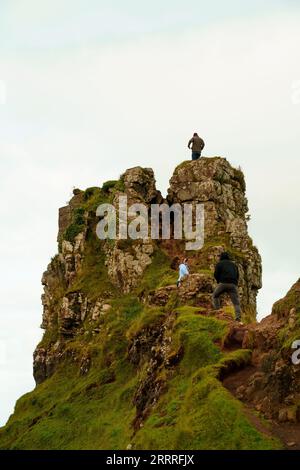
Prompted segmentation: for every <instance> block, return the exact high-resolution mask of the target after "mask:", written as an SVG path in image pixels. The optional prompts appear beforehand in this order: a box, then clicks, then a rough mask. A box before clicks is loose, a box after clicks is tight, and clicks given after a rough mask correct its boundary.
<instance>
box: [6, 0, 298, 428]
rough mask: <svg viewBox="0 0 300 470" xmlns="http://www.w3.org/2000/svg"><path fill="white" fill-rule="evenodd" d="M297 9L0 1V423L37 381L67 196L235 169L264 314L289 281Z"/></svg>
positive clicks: (246, 3) (294, 221) (293, 257)
mask: <svg viewBox="0 0 300 470" xmlns="http://www.w3.org/2000/svg"><path fill="white" fill-rule="evenodd" d="M299 20H300V9H299V8H298V7H297V2H296V1H288V0H285V1H283V0H282V1H279V0H269V1H268V0H265V1H264V2H262V1H261V0H243V1H241V0H236V1H234V0H227V1H226V2H224V0H219V1H217V0H210V2H204V1H199V0H195V1H193V0H184V1H183V0H181V1H179V0H164V2H161V1H158V0H152V1H151V2H149V1H144V0H107V1H106V0H97V1H96V0H89V2H86V1H83V0H77V1H76V0H72V1H69V0H43V2H41V1H40V0H19V1H18V0H7V1H6V0H1V3H0V122H1V126H0V175H1V184H0V192H1V201H2V204H1V208H0V211H1V214H0V216H1V234H0V237H1V240H0V254H1V283H0V285H1V295H0V303H1V306H0V315H1V316H0V380H1V388H0V423H2V424H3V423H4V422H5V421H6V419H7V418H8V416H9V414H10V413H11V412H12V411H13V407H14V403H15V401H16V399H17V398H18V397H20V396H21V395H22V394H23V393H25V392H27V391H29V390H30V389H32V388H33V386H34V383H33V379H32V352H33V350H34V347H35V346H36V344H37V342H38V340H39V338H40V337H41V330H39V324H40V322H41V315H42V308H41V302H40V295H41V284H40V279H41V275H42V272H43V271H44V270H45V269H46V267H47V264H48V262H49V261H50V257H51V256H53V255H54V254H55V253H56V251H57V246H56V235H57V216H58V208H59V207H60V206H62V205H64V204H65V203H66V201H67V200H68V199H69V198H70V195H71V192H72V187H73V186H76V187H80V188H82V189H85V188H86V187H89V186H98V185H101V184H102V183H103V182H104V181H105V180H108V179H116V178H118V177H119V175H120V174H121V173H122V172H123V171H124V170H125V169H126V168H130V167H133V166H135V165H142V166H147V167H152V168H153V169H154V171H155V174H156V179H157V186H158V188H159V189H161V191H162V192H163V193H164V194H165V193H166V190H167V187H168V180H169V178H170V176H171V174H172V171H173V169H174V167H175V166H176V165H177V164H178V163H180V162H181V161H182V160H184V159H187V158H190V154H189V151H188V150H187V148H186V145H187V141H188V139H189V138H190V136H191V134H192V132H194V131H198V132H199V134H200V135H201V136H202V137H203V138H204V139H205V141H206V148H205V152H204V154H205V156H215V155H218V156H224V157H226V158H227V159H228V160H229V161H230V162H231V163H232V164H233V165H235V166H239V165H240V166H241V167H242V169H243V171H244V172H245V176H246V181H247V195H248V199H249V206H250V213H251V215H252V219H251V223H250V227H249V228H250V232H251V235H252V236H253V239H254V243H255V244H256V245H257V246H258V248H259V250H260V253H261V254H262V257H263V270H264V278H263V281H264V287H263V289H262V290H261V293H260V295H259V298H258V310H259V316H260V318H261V317H263V316H265V315H267V314H269V313H270V311H271V306H272V304H273V302H274V301H275V300H277V299H278V298H280V297H282V296H283V295H284V294H285V293H286V291H287V290H288V289H289V287H290V286H291V285H292V284H293V283H294V282H295V281H296V280H297V279H298V277H299V273H300V269H299V266H300V255H299V248H298V246H299V241H298V236H299V227H300V215H299V214H300V211H299V174H300V159H299V150H300V139H299V124H300V60H299V55H300V29H299Z"/></svg>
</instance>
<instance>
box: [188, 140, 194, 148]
mask: <svg viewBox="0 0 300 470" xmlns="http://www.w3.org/2000/svg"><path fill="white" fill-rule="evenodd" d="M192 143H193V139H190V140H189V143H188V148H189V149H190V148H191V144H192Z"/></svg>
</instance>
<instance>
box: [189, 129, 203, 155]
mask: <svg viewBox="0 0 300 470" xmlns="http://www.w3.org/2000/svg"><path fill="white" fill-rule="evenodd" d="M191 146H192V160H198V159H199V158H200V157H201V152H202V150H203V149H204V146H205V143H204V140H203V139H201V137H199V136H198V134H197V132H195V133H194V135H193V137H192V138H191V139H190V140H189V143H188V148H189V149H190V148H191Z"/></svg>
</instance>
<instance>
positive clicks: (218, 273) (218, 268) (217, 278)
mask: <svg viewBox="0 0 300 470" xmlns="http://www.w3.org/2000/svg"><path fill="white" fill-rule="evenodd" d="M214 278H215V280H216V281H217V282H219V279H220V265H219V263H218V264H217V265H216V267H215V273H214Z"/></svg>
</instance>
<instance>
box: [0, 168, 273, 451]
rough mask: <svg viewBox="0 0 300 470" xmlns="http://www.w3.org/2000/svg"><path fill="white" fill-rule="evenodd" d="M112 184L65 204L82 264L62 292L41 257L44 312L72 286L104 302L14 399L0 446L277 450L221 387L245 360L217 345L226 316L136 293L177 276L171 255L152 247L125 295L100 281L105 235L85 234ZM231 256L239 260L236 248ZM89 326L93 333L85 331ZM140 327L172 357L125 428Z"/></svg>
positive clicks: (47, 340) (143, 366)
mask: <svg viewBox="0 0 300 470" xmlns="http://www.w3.org/2000/svg"><path fill="white" fill-rule="evenodd" d="M187 163H188V162H184V164H187ZM236 177H237V178H239V175H236ZM122 190H124V182H123V179H122V178H121V180H120V181H119V182H117V181H109V182H106V183H104V185H103V186H102V188H98V187H92V188H88V189H87V190H86V191H85V192H84V194H83V201H82V205H81V207H79V208H77V209H74V211H73V214H72V223H71V225H70V227H68V228H67V231H66V233H65V236H67V237H68V239H69V241H74V238H75V237H76V234H78V233H79V232H80V231H82V230H83V229H86V230H87V233H86V243H85V251H84V254H83V255H84V256H83V262H82V265H81V268H80V270H79V272H78V273H77V277H76V279H75V280H74V283H73V284H72V286H71V287H70V288H69V289H67V287H66V286H65V285H64V281H63V276H62V272H61V268H62V267H61V265H60V262H59V258H58V257H55V258H54V259H53V260H52V262H51V266H52V270H53V273H54V274H55V275H54V279H55V280H54V281H53V286H52V288H51V293H52V294H53V298H52V300H51V302H52V303H51V308H52V310H53V312H56V314H58V307H59V304H60V301H61V298H62V297H63V296H64V295H66V294H68V293H71V292H82V293H83V294H84V295H85V296H87V297H88V299H89V301H90V302H94V301H96V300H97V299H99V298H101V299H102V300H103V301H105V302H108V303H109V304H110V305H111V309H110V310H109V311H108V312H106V313H105V314H104V315H101V317H100V318H99V319H98V320H97V321H95V322H93V321H92V320H91V318H86V319H85V321H84V323H83V325H82V327H83V330H84V332H85V333H87V334H80V332H78V334H77V335H76V336H74V337H73V338H71V339H68V340H66V341H65V343H64V351H65V354H64V356H63V357H62V358H61V361H60V363H59V364H58V366H57V368H56V370H55V373H54V374H53V375H52V376H51V377H49V378H48V379H47V380H45V381H44V382H43V383H41V384H40V385H38V386H37V387H36V388H35V389H34V390H33V391H32V392H30V393H28V394H26V395H24V396H23V397H21V398H20V399H19V400H18V402H17V404H16V408H15V412H14V414H13V415H12V416H11V417H10V419H9V421H8V423H7V425H6V426H5V427H3V428H1V429H0V449H112V450H113V449H126V447H127V446H128V444H132V446H133V449H257V450H258V449H271V448H272V449H273V448H274V449H276V448H279V447H280V445H279V443H278V442H277V441H274V440H272V439H270V438H269V437H266V436H264V435H262V434H261V433H259V432H258V431H257V430H256V429H255V428H254V427H253V425H252V424H250V423H249V421H248V419H247V417H246V416H245V414H244V412H243V406H242V405H241V403H240V402H239V401H238V400H236V399H235V398H233V397H232V396H231V395H230V394H229V392H228V391H227V390H225V389H224V387H223V386H222V382H221V380H220V379H221V378H222V376H223V375H224V374H226V373H227V372H228V370H230V369H231V368H233V369H234V368H238V367H242V366H244V365H246V364H247V363H248V362H249V359H250V356H251V352H250V351H248V350H238V351H234V352H232V353H229V354H224V353H223V352H222V351H221V350H220V347H219V346H218V345H219V344H222V343H223V340H224V338H225V336H226V335H227V333H228V326H227V323H226V322H225V321H221V320H218V319H216V318H214V317H206V316H204V315H201V312H202V311H203V308H201V307H194V306H192V305H191V306H189V305H184V306H181V307H177V306H176V302H177V300H176V298H173V297H171V299H170V302H169V303H168V304H167V305H166V306H165V307H163V308H160V307H151V306H149V305H147V304H145V303H143V302H142V301H141V300H140V299H142V298H146V297H147V293H149V292H150V291H152V290H154V289H157V288H159V287H164V286H166V285H170V284H175V282H176V280H177V275H178V273H177V270H174V269H172V268H171V259H170V257H169V256H168V254H167V252H166V251H164V250H163V249H162V248H161V247H160V246H159V244H157V246H156V247H155V251H154V254H153V257H152V263H151V265H149V266H148V267H147V269H146V271H145V273H144V275H143V278H142V279H141V282H140V285H139V286H138V287H137V289H136V290H135V291H134V292H133V293H131V294H126V295H124V294H122V292H120V291H119V290H118V289H117V288H116V287H115V286H114V285H113V284H112V283H111V281H110V280H109V277H108V272H107V267H106V265H105V250H104V243H106V242H103V241H100V240H99V239H98V238H97V237H96V235H95V227H94V225H95V220H94V215H95V211H96V208H97V207H98V205H99V204H101V203H103V202H111V201H112V199H113V196H114V194H115V192H116V191H122ZM220 243H222V244H225V246H226V247H227V245H228V243H229V241H228V240H227V238H226V236H225V237H220V239H211V240H208V241H207V243H206V244H205V246H204V248H203V250H201V252H202V254H203V253H205V252H206V250H207V251H209V250H210V248H211V247H212V246H215V245H217V244H220ZM130 247H131V245H130V243H127V242H124V245H123V246H122V248H123V249H126V250H130ZM233 254H235V253H233ZM236 256H240V258H238V259H241V261H242V254H240V253H237V254H236ZM195 257H196V254H195ZM194 267H195V270H196V272H202V273H204V274H206V275H211V274H212V273H211V271H210V270H209V269H208V267H207V266H204V265H203V263H202V262H201V260H200V259H199V263H198V264H197V260H196V263H195V266H194ZM175 296H176V294H175ZM170 315H171V317H170ZM170 319H171V320H172V321H170V322H168V321H169V320H170ZM57 323H58V322H57V321H53V325H52V326H51V328H48V329H47V331H46V333H45V335H44V337H43V339H42V343H41V345H43V346H44V347H46V348H47V347H49V346H50V345H52V344H53V343H55V341H56V340H57V339H58V324H57ZM166 325H167V330H163V329H162V328H164V327H166ZM96 326H97V327H98V330H99V333H98V334H96V335H95V334H94V335H93V329H94V328H95V327H96ZM145 331H146V332H147V335H148V336H147V337H149V338H150V340H151V341H152V340H153V344H155V348H157V347H160V344H156V343H155V335H157V334H158V333H157V332H160V331H165V334H167V335H168V336H169V337H170V338H171V341H170V343H169V344H170V346H169V349H168V351H167V354H169V357H168V359H170V357H173V358H174V357H178V358H179V360H178V361H177V362H176V364H173V366H171V367H170V366H168V365H167V362H166V363H162V364H160V365H159V366H158V369H157V377H156V378H162V379H163V380H165V383H166V388H165V390H164V392H163V393H162V394H161V396H160V397H159V398H158V401H157V402H156V404H155V405H154V406H153V407H152V408H151V409H150V410H149V415H148V417H147V419H146V420H145V421H144V423H143V427H141V428H140V429H138V431H137V432H136V433H134V432H133V427H132V423H133V420H134V418H135V416H136V408H135V406H134V404H133V403H134V397H135V394H136V393H137V389H138V386H139V385H140V384H141V382H142V381H143V380H144V378H145V374H146V371H147V369H148V368H149V358H150V357H151V347H149V351H148V350H147V354H144V355H143V354H142V355H141V358H140V360H139V361H137V362H136V363H134V364H133V361H132V360H131V359H130V357H129V356H130V354H129V350H130V346H131V345H132V342H133V341H134V340H136V341H138V340H139V338H140V337H141V333H143V332H145ZM151 334H152V335H153V337H151ZM83 358H89V359H90V369H89V371H88V372H87V373H86V374H84V375H82V373H80V364H81V361H82V360H83ZM154 379H155V377H154Z"/></svg>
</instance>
